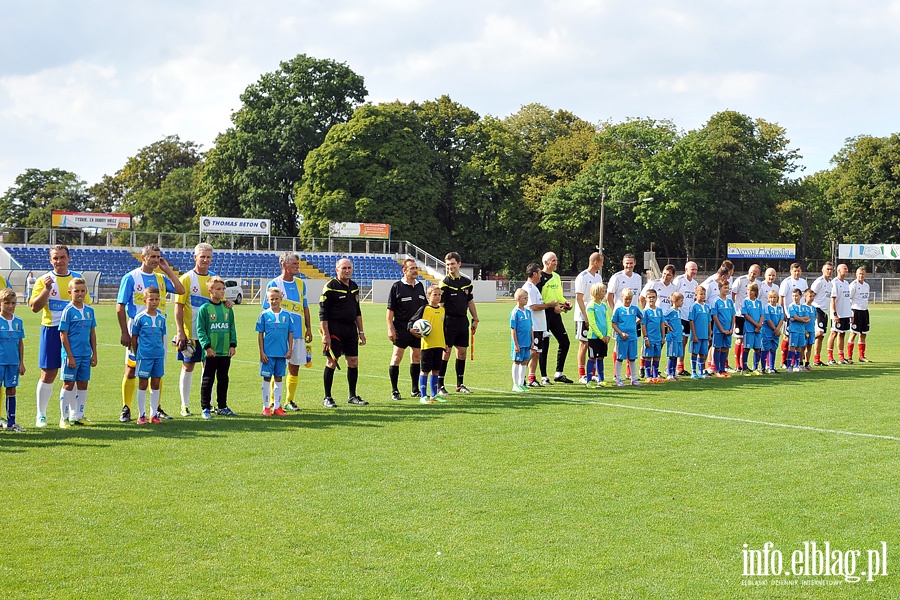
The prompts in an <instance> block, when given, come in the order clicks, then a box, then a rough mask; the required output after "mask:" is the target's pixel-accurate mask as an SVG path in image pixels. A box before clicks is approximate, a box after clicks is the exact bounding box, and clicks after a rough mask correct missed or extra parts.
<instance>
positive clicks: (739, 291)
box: [731, 264, 762, 370]
mask: <svg viewBox="0 0 900 600" xmlns="http://www.w3.org/2000/svg"><path fill="white" fill-rule="evenodd" d="M761 272H762V271H761V269H760V268H759V265H757V264H752V265H750V269H748V270H747V274H746V275H741V276H740V277H738V278H737V279H735V280H734V283H733V284H732V286H731V299H732V300H733V301H734V311H735V312H734V362H735V364H736V365H737V368H738V369H739V370H743V369H744V368H745V365H744V361H743V358H744V315H743V313H742V312H741V307H742V306H743V305H744V300H746V299H747V288H748V287H749V285H750V284H751V283H756V280H757V279H758V278H759V274H760V273H761Z"/></svg>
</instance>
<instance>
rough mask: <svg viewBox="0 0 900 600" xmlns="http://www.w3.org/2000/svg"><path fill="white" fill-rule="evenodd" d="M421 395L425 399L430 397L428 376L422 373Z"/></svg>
mask: <svg viewBox="0 0 900 600" xmlns="http://www.w3.org/2000/svg"><path fill="white" fill-rule="evenodd" d="M419 395H421V396H422V397H423V398H427V397H428V374H427V373H420V374H419Z"/></svg>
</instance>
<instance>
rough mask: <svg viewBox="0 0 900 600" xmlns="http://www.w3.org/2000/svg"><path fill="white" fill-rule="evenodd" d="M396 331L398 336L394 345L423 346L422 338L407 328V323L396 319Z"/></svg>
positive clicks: (399, 346) (403, 346) (404, 346)
mask: <svg viewBox="0 0 900 600" xmlns="http://www.w3.org/2000/svg"><path fill="white" fill-rule="evenodd" d="M394 331H396V332H397V338H396V339H395V340H394V346H396V347H397V348H421V347H422V338H417V337H416V336H414V335H413V334H411V333H410V332H409V330H408V329H407V328H406V323H400V322H399V321H394Z"/></svg>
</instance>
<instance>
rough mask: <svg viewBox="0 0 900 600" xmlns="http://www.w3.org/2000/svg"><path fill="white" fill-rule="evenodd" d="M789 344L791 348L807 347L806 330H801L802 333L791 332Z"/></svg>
mask: <svg viewBox="0 0 900 600" xmlns="http://www.w3.org/2000/svg"><path fill="white" fill-rule="evenodd" d="M788 340H789V341H788V346H790V347H791V348H805V347H806V332H805V331H801V332H800V333H795V332H791V335H790V337H789V338H788Z"/></svg>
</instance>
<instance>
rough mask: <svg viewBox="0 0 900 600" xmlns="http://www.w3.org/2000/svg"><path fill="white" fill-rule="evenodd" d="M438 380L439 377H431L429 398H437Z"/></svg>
mask: <svg viewBox="0 0 900 600" xmlns="http://www.w3.org/2000/svg"><path fill="white" fill-rule="evenodd" d="M439 380H440V375H434V374H432V375H431V397H432V398H434V397H435V396H437V391H438V381H439Z"/></svg>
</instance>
